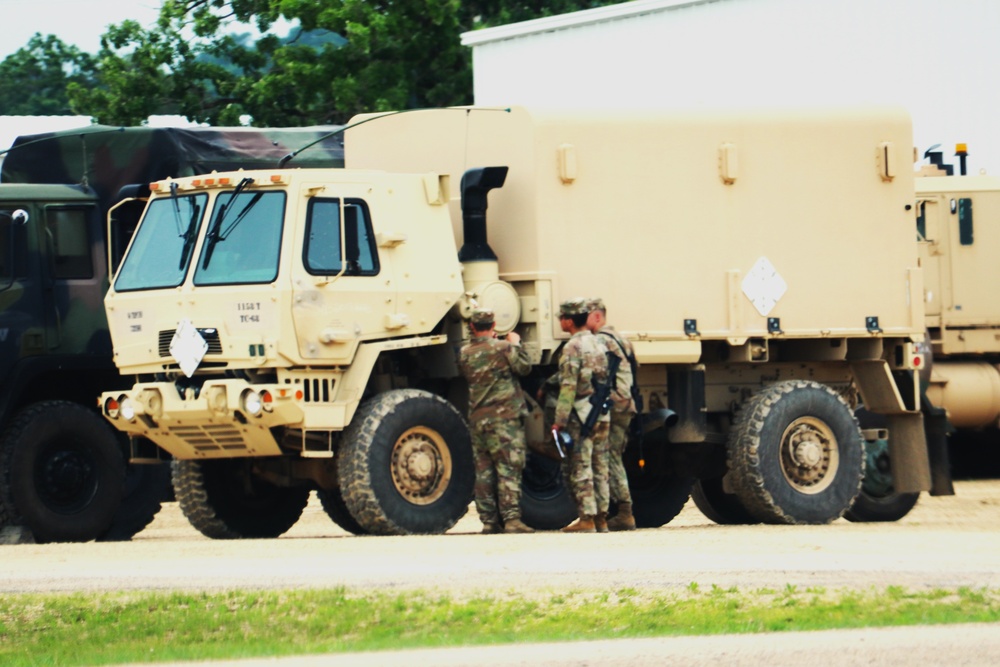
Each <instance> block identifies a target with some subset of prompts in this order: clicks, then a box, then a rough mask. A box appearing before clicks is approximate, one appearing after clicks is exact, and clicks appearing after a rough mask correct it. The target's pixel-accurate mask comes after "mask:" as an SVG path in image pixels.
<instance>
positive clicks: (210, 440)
mask: <svg viewBox="0 0 1000 667" xmlns="http://www.w3.org/2000/svg"><path fill="white" fill-rule="evenodd" d="M170 432H171V433H172V434H173V435H175V436H177V437H178V438H180V439H182V440H183V441H184V442H186V443H187V444H188V445H190V446H191V448H192V449H195V450H197V451H199V452H218V451H225V452H238V451H245V450H246V449H247V446H246V443H245V442H244V441H243V435H242V434H241V433H240V431H239V429H237V428H234V427H232V426H230V425H227V424H205V425H203V426H174V427H173V428H171V429H170Z"/></svg>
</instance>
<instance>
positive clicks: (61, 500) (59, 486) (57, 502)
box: [39, 450, 94, 511]
mask: <svg viewBox="0 0 1000 667" xmlns="http://www.w3.org/2000/svg"><path fill="white" fill-rule="evenodd" d="M41 473H42V474H41V481H42V485H41V488H40V489H39V492H40V493H41V494H42V495H43V496H44V497H45V498H46V499H47V500H48V501H49V503H50V504H52V505H54V506H56V507H57V508H59V509H61V510H63V511H72V510H74V509H77V508H79V507H82V506H84V505H86V504H87V502H89V500H90V498H91V496H93V494H94V469H93V466H92V465H91V463H90V461H88V460H87V458H86V457H84V456H81V455H80V454H78V453H77V452H73V451H67V450H62V451H58V452H55V453H54V454H53V455H52V456H50V457H49V458H48V459H46V460H45V461H44V464H43V467H42V471H41Z"/></svg>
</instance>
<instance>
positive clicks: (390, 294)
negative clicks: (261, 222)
mask: <svg viewBox="0 0 1000 667" xmlns="http://www.w3.org/2000/svg"><path fill="white" fill-rule="evenodd" d="M366 194H367V189H366V188H361V187H350V186H347V187H343V188H338V189H337V191H336V192H334V191H333V189H332V188H327V189H324V190H323V191H322V192H321V193H319V194H317V195H315V196H310V197H309V198H308V201H307V203H306V206H305V220H304V223H303V232H302V234H303V237H302V238H303V242H302V246H301V248H302V252H301V256H300V257H299V258H296V260H297V261H296V264H297V266H296V267H295V274H296V275H295V277H294V285H295V287H294V290H293V291H294V293H293V310H292V312H293V317H294V320H295V330H296V335H297V337H298V343H299V353H300V354H301V356H302V357H303V358H304V359H323V360H325V361H327V362H337V361H338V360H344V361H349V360H350V359H352V358H353V356H354V351H355V350H356V348H357V345H358V343H359V342H361V341H362V340H373V339H378V338H384V337H385V336H386V335H387V334H388V335H391V331H392V327H393V320H394V317H395V313H396V292H397V288H396V281H395V279H394V276H393V273H392V266H391V261H390V259H389V257H388V256H387V255H386V254H385V253H380V252H379V250H380V248H379V247H378V245H377V243H376V241H375V229H376V227H377V224H378V221H375V220H373V219H372V212H371V208H370V207H369V205H368V201H367V199H366V196H365V195H366Z"/></svg>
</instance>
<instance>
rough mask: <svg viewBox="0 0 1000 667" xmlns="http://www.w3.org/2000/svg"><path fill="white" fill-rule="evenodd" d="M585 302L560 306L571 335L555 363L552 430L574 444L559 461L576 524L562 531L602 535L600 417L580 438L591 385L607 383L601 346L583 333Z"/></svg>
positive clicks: (604, 421) (604, 487) (603, 430)
mask: <svg viewBox="0 0 1000 667" xmlns="http://www.w3.org/2000/svg"><path fill="white" fill-rule="evenodd" d="M587 315H588V311H587V301H586V299H571V300H569V301H565V302H563V303H562V304H561V305H560V306H559V324H560V326H561V327H562V330H563V331H565V332H567V333H569V334H572V336H571V337H570V339H569V341H567V343H566V346H565V348H563V352H562V356H561V358H560V360H559V372H558V378H559V400H558V402H557V403H556V414H555V422H554V424H553V429H557V430H566V431H568V432H569V434H570V437H571V438H572V439H573V448H572V450H571V453H570V455H569V456H568V457H567V458H566V459H564V460H563V478H564V479H567V480H569V486H570V489H571V490H572V492H573V497H574V499H575V500H576V507H577V511H578V513H579V517H580V518H579V519H578V520H577V521H576V522H574V523H573V524H571V525H569V526H567V527H566V528H563V531H565V532H569V533H574V532H586V533H593V532H595V531H598V532H607V530H608V528H607V513H608V501H609V497H608V449H607V440H608V426H609V423H610V416H609V415H608V414H602V415H601V416H600V417H599V418H598V421H597V423H596V424H595V426H594V429H593V431H592V432H591V433H589V434H587V435H586V436H585V437H584V436H583V435H581V433H580V430H581V427H582V426H583V424H584V422H586V420H587V415H588V414H589V413H590V410H591V409H595V408H593V407H592V406H591V403H590V397H591V395H592V394H593V393H594V384H593V383H594V382H599V383H603V382H607V380H608V362H607V357H606V353H605V348H604V345H602V344H601V342H600V341H598V340H597V338H595V337H594V334H592V333H591V332H590V331H589V330H588V329H587Z"/></svg>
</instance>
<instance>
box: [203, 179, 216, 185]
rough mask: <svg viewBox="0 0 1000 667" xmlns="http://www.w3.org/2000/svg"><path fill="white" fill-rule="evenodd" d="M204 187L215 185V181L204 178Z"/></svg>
mask: <svg viewBox="0 0 1000 667" xmlns="http://www.w3.org/2000/svg"><path fill="white" fill-rule="evenodd" d="M205 185H215V179H214V178H206V179H205Z"/></svg>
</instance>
